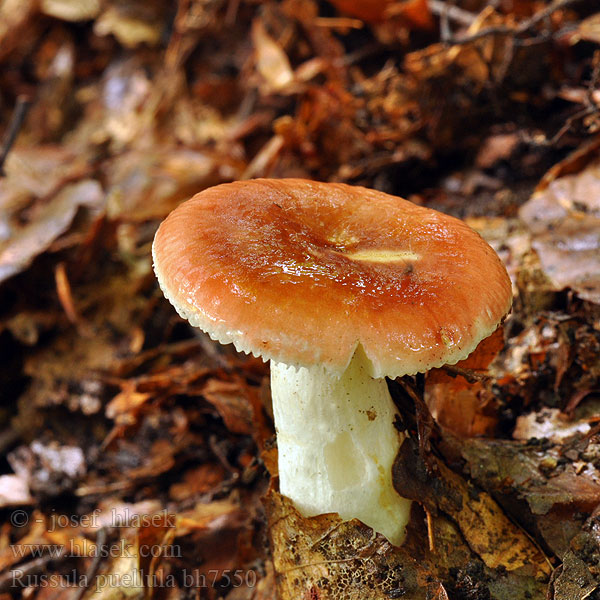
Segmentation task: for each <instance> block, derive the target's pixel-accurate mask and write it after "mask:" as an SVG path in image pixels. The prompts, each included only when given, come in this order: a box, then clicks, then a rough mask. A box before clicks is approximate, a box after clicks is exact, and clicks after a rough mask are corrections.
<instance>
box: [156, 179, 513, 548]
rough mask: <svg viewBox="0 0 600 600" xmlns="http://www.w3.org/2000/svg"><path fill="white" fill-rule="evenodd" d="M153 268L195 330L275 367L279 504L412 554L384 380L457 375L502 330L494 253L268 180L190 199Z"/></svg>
mask: <svg viewBox="0 0 600 600" xmlns="http://www.w3.org/2000/svg"><path fill="white" fill-rule="evenodd" d="M153 257H154V268H155V271H156V275H157V278H158V281H159V283H160V286H161V288H162V290H163V292H164V294H165V296H166V297H167V298H168V299H169V300H170V301H171V303H172V304H173V305H174V307H175V308H176V310H177V311H178V313H179V314H180V315H181V316H182V317H184V318H185V319H187V320H188V321H189V322H190V323H191V324H192V325H194V326H196V327H199V328H201V329H202V330H204V331H205V332H207V333H208V334H209V335H210V337H211V338H212V339H213V340H216V341H219V342H220V343H222V344H229V343H233V344H234V345H235V347H236V349H237V350H238V351H242V352H246V353H252V354H254V355H255V356H261V357H262V358H263V360H265V361H266V360H270V361H271V391H272V397H273V413H274V417H275V427H276V432H277V445H278V451H279V485H280V491H281V493H282V494H283V495H285V496H287V497H289V498H290V499H291V500H292V501H293V502H294V504H295V506H296V508H297V509H298V510H299V511H300V512H301V513H302V514H303V515H304V516H314V515H318V514H323V513H330V512H336V513H339V515H340V517H341V518H342V519H345V520H347V519H351V518H357V519H359V520H360V521H362V522H363V523H365V524H366V525H368V526H370V527H372V528H373V529H374V530H375V531H376V532H379V533H382V534H383V535H385V536H386V537H387V538H388V540H389V541H390V542H392V543H393V544H397V545H399V544H401V543H402V541H403V539H404V536H405V526H406V523H407V521H408V518H409V512H410V501H409V500H407V499H405V498H402V497H401V496H400V495H399V494H398V493H397V492H396V490H395V489H394V486H393V484H392V475H391V471H392V463H393V461H394V459H395V457H396V455H397V453H398V450H399V448H400V445H401V444H402V441H403V434H402V433H400V432H399V431H398V430H397V429H396V427H395V426H394V420H395V417H396V414H397V411H396V408H395V405H394V403H393V401H392V399H391V397H390V394H389V392H388V388H387V384H386V381H385V377H391V378H395V377H400V376H402V375H410V374H415V373H419V372H424V371H427V370H428V369H431V368H432V367H440V366H442V365H444V364H454V363H456V362H458V361H459V360H462V359H464V358H465V357H466V356H467V355H468V354H469V353H470V352H472V351H473V350H474V349H475V347H476V346H477V345H478V343H479V341H480V340H482V339H483V338H485V337H487V336H488V335H490V334H491V333H492V332H493V331H494V330H495V329H496V328H497V326H498V324H499V323H500V321H501V320H502V318H503V317H504V316H505V315H506V314H507V312H508V311H509V309H510V306H511V300H512V293H511V284H510V280H509V277H508V275H507V273H506V269H505V268H504V266H503V264H502V262H501V261H500V259H499V258H498V256H497V255H496V254H495V253H494V251H493V250H492V248H490V246H489V245H488V244H487V243H486V242H485V241H484V240H483V239H482V238H481V237H480V236H479V235H478V234H477V233H475V232H474V231H473V230H472V229H470V228H469V227H468V226H467V225H466V224H465V223H463V222H462V221H460V220H458V219H455V218H453V217H450V216H447V215H444V214H442V213H439V212H436V211H434V210H430V209H427V208H423V207H421V206H417V205H415V204H413V203H411V202H408V201H407V200H403V199H401V198H397V197H394V196H390V195H388V194H384V193H382V192H377V191H374V190H369V189H365V188H361V187H353V186H349V185H343V184H328V183H318V182H313V181H307V180H302V179H280V180H269V179H257V180H253V181H244V182H236V183H231V184H223V185H219V186H216V187H213V188H209V189H207V190H204V191H203V192H201V193H199V194H197V195H196V196H194V197H193V198H192V199H191V200H189V201H187V202H184V203H183V204H182V205H180V206H179V207H178V208H177V209H176V210H175V211H173V212H172V213H171V214H170V215H169V216H168V217H167V219H166V220H165V221H164V222H163V223H162V224H161V226H160V228H159V230H158V232H157V234H156V237H155V240H154V245H153Z"/></svg>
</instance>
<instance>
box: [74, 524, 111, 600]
mask: <svg viewBox="0 0 600 600" xmlns="http://www.w3.org/2000/svg"><path fill="white" fill-rule="evenodd" d="M106 538H107V534H106V528H105V527H101V528H100V529H99V531H98V535H97V536H96V552H95V553H94V559H93V560H92V564H91V565H90V567H89V569H88V570H87V571H86V573H85V579H84V582H85V585H82V586H80V587H79V589H78V590H77V592H76V593H75V595H74V596H73V598H72V600H81V599H82V598H83V595H84V594H85V592H86V591H87V589H88V588H89V587H90V585H91V583H92V579H93V578H94V577H95V576H96V573H97V572H98V567H99V566H100V561H101V560H102V554H103V548H104V544H106Z"/></svg>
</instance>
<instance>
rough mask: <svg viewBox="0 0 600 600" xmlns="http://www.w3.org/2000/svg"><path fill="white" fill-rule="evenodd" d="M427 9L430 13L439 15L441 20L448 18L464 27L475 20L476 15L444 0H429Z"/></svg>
mask: <svg viewBox="0 0 600 600" xmlns="http://www.w3.org/2000/svg"><path fill="white" fill-rule="evenodd" d="M429 10H430V11H431V14H433V15H436V16H438V17H440V18H441V19H442V20H444V19H446V20H450V21H454V22H455V23H459V24H460V25H464V26H465V27H469V25H472V24H473V22H474V21H475V18H476V16H475V15H474V14H473V13H471V12H469V11H468V10H464V9H462V8H459V7H458V6H453V5H452V4H448V2H444V0H429Z"/></svg>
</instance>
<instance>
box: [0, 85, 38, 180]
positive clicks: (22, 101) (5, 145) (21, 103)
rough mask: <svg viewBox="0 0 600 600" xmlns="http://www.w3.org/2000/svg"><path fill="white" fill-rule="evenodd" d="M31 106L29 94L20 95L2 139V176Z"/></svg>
mask: <svg viewBox="0 0 600 600" xmlns="http://www.w3.org/2000/svg"><path fill="white" fill-rule="evenodd" d="M30 106H31V100H30V99H29V97H27V96H19V97H18V98H17V103H16V105H15V109H14V111H13V114H12V118H11V120H10V123H9V124H8V129H7V130H6V133H5V134H4V139H3V140H2V145H1V146H0V177H4V175H5V173H4V162H5V161H6V157H7V156H8V153H9V152H10V149H11V148H12V146H13V144H14V143H15V140H16V139H17V135H18V134H19V131H20V130H21V127H22V126H23V122H24V121H25V117H26V116H27V111H28V110H29V107H30Z"/></svg>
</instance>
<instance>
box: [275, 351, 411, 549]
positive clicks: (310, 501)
mask: <svg viewBox="0 0 600 600" xmlns="http://www.w3.org/2000/svg"><path fill="white" fill-rule="evenodd" d="M271 393H272V396H273V413H274V416H275V427H276V429H277V446H278V450H279V487H280V490H281V493H282V494H283V495H285V496H287V497H288V498H290V499H291V500H293V502H294V504H295V505H296V508H297V509H298V510H299V511H300V512H301V513H302V514H303V515H304V516H306V517H309V516H314V515H319V514H323V513H329V512H337V513H339V515H340V517H341V518H342V519H344V520H348V519H352V518H356V519H359V520H361V521H362V522H363V523H365V524H366V525H368V526H369V527H372V528H373V529H374V530H375V531H377V532H379V533H382V534H383V535H385V536H386V537H387V539H388V540H389V541H390V542H392V543H393V544H396V545H400V544H401V543H402V542H403V541H404V536H405V526H406V523H407V522H408V518H409V513H410V500H407V499H406V498H402V497H401V496H400V495H398V493H397V492H396V491H395V490H394V487H393V485H392V463H393V462H394V459H395V457H396V454H397V452H398V450H399V448H400V445H401V443H402V441H403V439H404V438H403V436H402V434H401V433H399V432H398V431H397V430H396V429H395V427H394V425H393V423H394V418H395V415H396V412H397V411H396V408H395V406H394V403H393V401H392V398H391V397H390V394H389V392H388V388H387V384H386V382H385V380H384V379H374V378H372V377H371V376H370V375H369V361H368V359H367V357H366V356H365V354H364V352H363V351H362V349H361V348H360V347H359V348H358V350H357V351H356V353H355V354H354V357H353V358H352V361H351V362H350V364H349V365H348V368H347V369H346V371H345V372H344V373H343V374H342V375H341V376H336V375H334V374H332V373H331V372H329V371H327V370H326V369H325V368H324V367H322V366H317V367H309V368H306V367H299V368H295V367H290V366H288V365H286V364H284V363H277V362H274V361H271Z"/></svg>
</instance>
